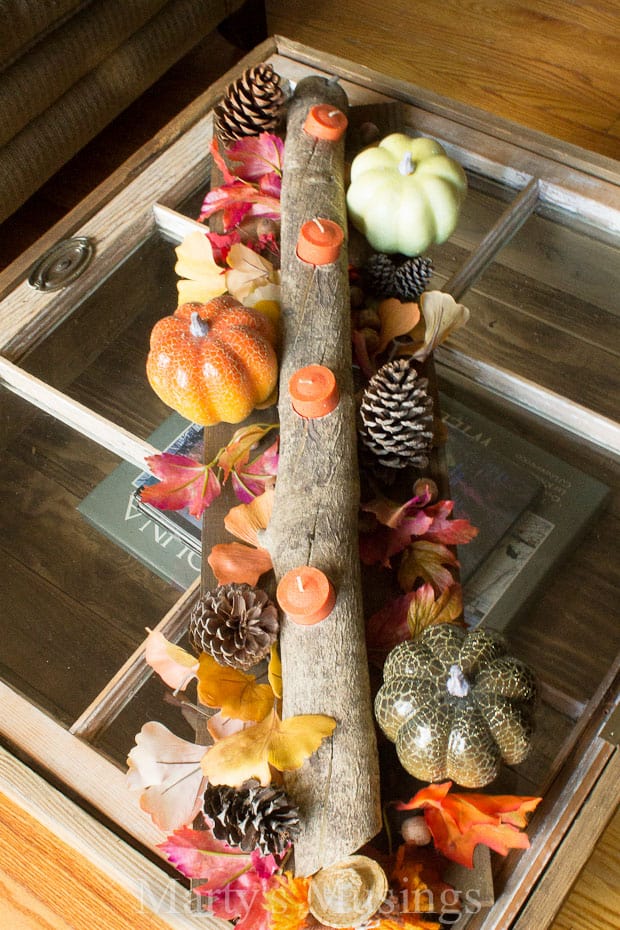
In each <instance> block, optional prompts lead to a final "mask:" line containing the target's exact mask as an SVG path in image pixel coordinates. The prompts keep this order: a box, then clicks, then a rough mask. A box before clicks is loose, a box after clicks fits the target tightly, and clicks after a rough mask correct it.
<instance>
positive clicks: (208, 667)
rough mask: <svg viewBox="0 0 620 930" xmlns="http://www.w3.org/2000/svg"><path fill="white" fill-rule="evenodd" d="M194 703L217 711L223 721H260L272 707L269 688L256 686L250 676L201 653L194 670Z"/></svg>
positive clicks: (272, 700) (271, 692)
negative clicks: (222, 715)
mask: <svg viewBox="0 0 620 930" xmlns="http://www.w3.org/2000/svg"><path fill="white" fill-rule="evenodd" d="M198 699H199V701H200V702H201V703H202V704H206V705H207V707H219V708H221V710H222V713H223V714H224V716H226V717H234V718H235V719H237V720H263V718H264V717H266V716H267V715H268V714H269V712H270V710H271V709H272V707H273V702H274V694H273V691H272V690H271V685H259V684H257V683H256V678H255V677H254V675H249V674H247V673H246V672H242V671H241V670H240V669H237V668H231V667H230V666H228V665H219V663H218V662H216V661H215V659H214V658H213V657H212V656H210V655H207V654H206V653H204V652H203V653H202V655H201V656H200V660H199V669H198Z"/></svg>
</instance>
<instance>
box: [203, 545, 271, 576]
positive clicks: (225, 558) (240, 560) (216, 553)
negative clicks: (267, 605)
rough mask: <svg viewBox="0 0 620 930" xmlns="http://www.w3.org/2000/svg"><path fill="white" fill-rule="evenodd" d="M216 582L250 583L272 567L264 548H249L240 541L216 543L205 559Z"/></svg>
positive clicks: (269, 557)
mask: <svg viewBox="0 0 620 930" xmlns="http://www.w3.org/2000/svg"><path fill="white" fill-rule="evenodd" d="M207 561H208V563H209V565H210V566H211V569H212V571H213V574H214V575H215V577H216V578H217V583H218V584H231V583H236V584H251V585H254V586H256V585H257V584H258V581H259V578H260V577H261V575H264V574H265V572H268V571H270V570H271V569H272V568H273V562H272V561H271V556H270V555H269V552H268V551H267V550H266V549H262V548H259V549H251V548H250V546H242V545H241V543H235V542H233V543H218V544H217V545H216V546H213V548H212V549H211V552H210V554H209V558H208V559H207Z"/></svg>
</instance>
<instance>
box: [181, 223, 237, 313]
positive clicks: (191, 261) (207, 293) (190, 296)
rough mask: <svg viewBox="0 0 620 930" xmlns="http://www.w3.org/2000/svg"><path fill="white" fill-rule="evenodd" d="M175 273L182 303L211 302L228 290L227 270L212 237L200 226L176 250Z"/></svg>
mask: <svg viewBox="0 0 620 930" xmlns="http://www.w3.org/2000/svg"><path fill="white" fill-rule="evenodd" d="M175 251H176V254H177V259H178V260H177V263H176V265H175V268H174V270H175V272H176V273H177V275H178V276H179V278H181V280H180V281H178V283H177V290H178V294H179V305H180V304H185V303H190V302H191V301H197V302H198V303H207V301H209V300H212V298H213V297H219V295H220V294H224V293H225V291H226V289H227V284H226V277H225V271H224V269H223V268H220V266H219V265H218V264H217V263H216V261H215V258H214V256H213V248H212V246H211V242H210V241H209V238H208V237H207V236H206V235H205V234H204V233H203V232H201V231H200V230H199V229H195V230H193V231H192V232H191V233H189V234H188V235H187V236H186V237H185V239H184V240H183V242H181V244H180V245H179V246H177V248H176V249H175Z"/></svg>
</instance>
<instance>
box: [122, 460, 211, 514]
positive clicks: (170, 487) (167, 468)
mask: <svg viewBox="0 0 620 930" xmlns="http://www.w3.org/2000/svg"><path fill="white" fill-rule="evenodd" d="M146 463H147V465H148V467H149V469H150V471H151V473H152V474H153V475H154V476H155V477H156V478H159V479H160V481H159V482H158V483H157V484H147V485H144V486H143V487H142V489H141V491H140V499H141V500H143V501H144V502H145V503H149V504H152V506H153V507H157V508H159V509H160V510H183V509H184V508H186V507H187V509H188V511H189V512H190V514H191V515H192V516H193V517H200V516H202V514H203V512H204V511H205V510H206V508H207V507H209V505H210V504H212V503H213V501H214V500H215V498H216V497H218V496H219V494H220V493H221V490H222V487H221V485H220V482H219V480H218V478H217V475H216V474H215V472H214V471H213V468H212V467H211V465H202V464H201V463H200V462H197V461H196V460H195V459H192V458H189V457H188V456H187V455H175V454H173V453H172V452H161V453H158V454H157V455H150V456H148V457H147V459H146Z"/></svg>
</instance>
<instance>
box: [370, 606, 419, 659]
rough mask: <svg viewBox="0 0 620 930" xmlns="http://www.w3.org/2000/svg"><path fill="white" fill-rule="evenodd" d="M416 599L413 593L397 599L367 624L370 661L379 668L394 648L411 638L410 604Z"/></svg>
mask: <svg viewBox="0 0 620 930" xmlns="http://www.w3.org/2000/svg"><path fill="white" fill-rule="evenodd" d="M414 597H415V592H413V591H411V592H409V593H408V594H403V595H402V596H401V597H397V598H396V599H395V600H393V601H391V602H390V603H389V604H386V606H385V607H382V608H381V610H378V611H377V612H376V613H375V614H373V615H372V617H371V618H370V619H369V621H368V623H367V624H366V649H367V652H368V659H369V660H370V661H371V662H372V663H373V664H375V665H378V666H379V668H383V664H384V662H385V660H386V658H387V655H388V653H389V652H391V651H392V649H393V648H394V646H397V645H398V644H399V643H402V642H404V641H405V640H406V639H410V638H411V631H410V629H409V623H408V614H409V604H410V603H411V601H412V600H413V598H414Z"/></svg>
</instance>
